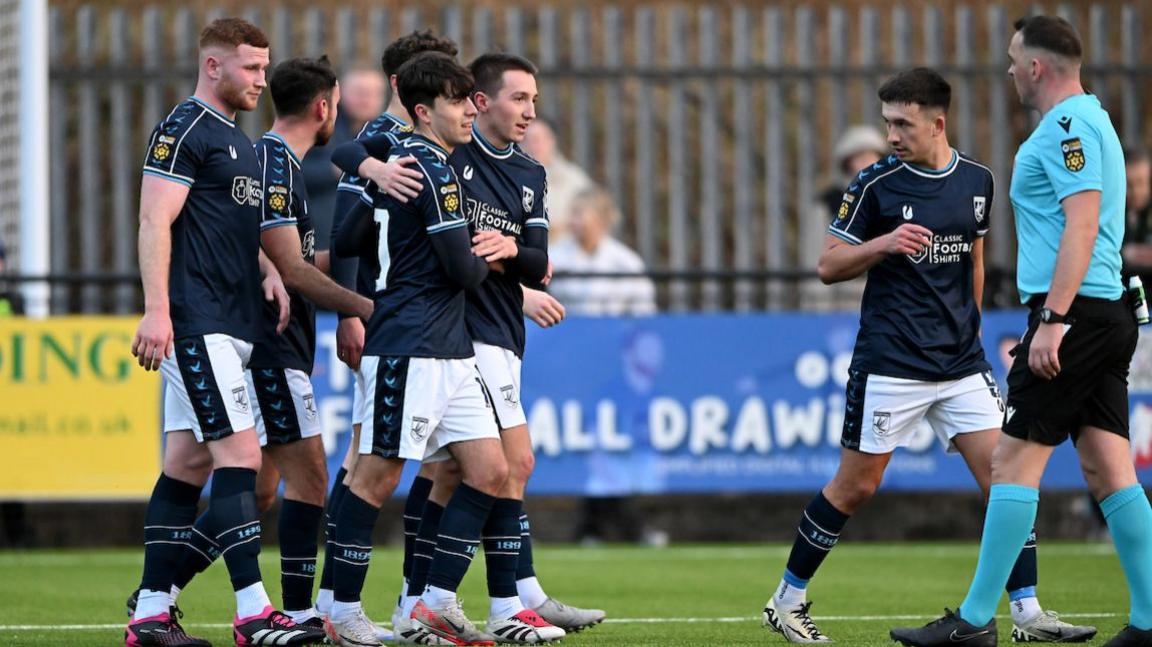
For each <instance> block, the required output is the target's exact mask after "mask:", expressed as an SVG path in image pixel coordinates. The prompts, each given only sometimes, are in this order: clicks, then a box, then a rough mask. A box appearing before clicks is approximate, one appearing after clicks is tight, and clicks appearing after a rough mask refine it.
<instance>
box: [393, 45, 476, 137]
mask: <svg viewBox="0 0 1152 647" xmlns="http://www.w3.org/2000/svg"><path fill="white" fill-rule="evenodd" d="M473 85H474V82H473V80H472V73H471V72H469V71H468V68H466V67H464V66H463V65H460V64H459V63H457V62H456V59H454V58H452V57H451V56H449V55H447V54H444V53H442V52H421V53H420V54H417V55H416V56H414V57H413V58H412V59H411V60H409V61H408V62H407V63H405V64H404V65H402V66H400V70H399V71H398V72H397V73H396V90H397V92H399V93H400V103H402V104H404V109H405V110H407V111H408V115H409V116H411V117H412V121H413V123H415V121H416V106H418V105H421V104H423V105H425V106H429V107H431V106H432V104H433V103H435V102H436V98H437V97H443V98H445V99H450V100H451V99H465V98H467V97H468V96H469V95H470V94H472V87H473Z"/></svg>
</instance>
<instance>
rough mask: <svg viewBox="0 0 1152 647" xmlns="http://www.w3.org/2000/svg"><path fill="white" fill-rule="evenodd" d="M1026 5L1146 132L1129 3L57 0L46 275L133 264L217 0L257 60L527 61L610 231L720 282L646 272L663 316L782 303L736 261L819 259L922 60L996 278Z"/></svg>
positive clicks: (88, 293) (114, 298)
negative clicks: (602, 194)
mask: <svg viewBox="0 0 1152 647" xmlns="http://www.w3.org/2000/svg"><path fill="white" fill-rule="evenodd" d="M1037 10H1047V11H1054V12H1056V13H1059V14H1061V15H1064V16H1066V17H1068V18H1069V19H1070V20H1072V21H1073V22H1074V24H1076V25H1077V26H1078V28H1079V29H1080V31H1081V34H1082V36H1083V37H1084V41H1085V49H1086V52H1087V60H1086V79H1085V80H1086V84H1087V85H1088V87H1089V88H1090V89H1091V90H1092V91H1093V92H1095V93H1097V94H1098V95H1099V96H1100V97H1101V99H1102V101H1103V102H1104V104H1105V106H1106V107H1107V108H1108V110H1109V111H1110V113H1111V114H1112V117H1113V119H1114V121H1115V122H1116V124H1117V126H1118V129H1119V131H1120V133H1121V135H1122V137H1123V138H1124V139H1125V140H1127V141H1147V139H1148V135H1149V125H1148V123H1147V121H1148V120H1147V119H1146V116H1147V114H1146V111H1145V109H1144V98H1145V97H1146V96H1149V89H1150V88H1149V84H1150V83H1152V66H1150V65H1149V64H1148V63H1147V61H1149V60H1152V56H1150V55H1152V45H1150V44H1149V42H1148V39H1145V38H1143V35H1144V32H1143V31H1142V30H1143V26H1144V25H1145V24H1146V21H1147V20H1148V19H1149V13H1150V11H1152V9H1150V8H1149V3H1148V2H1147V1H1136V0H1131V1H1109V2H1105V1H1082V2H1064V3H1059V4H1057V3H1028V2H1016V1H1001V2H991V1H979V0H972V1H968V2H964V1H943V2H934V3H926V2H913V1H911V0H904V1H900V2H883V3H881V2H875V3H873V2H861V1H854V0H840V1H837V2H827V1H825V2H805V3H798V2H767V1H759V2H757V1H751V0H750V1H747V2H723V3H720V2H715V3H709V4H702V3H691V4H689V3H683V2H638V1H630V0H618V1H617V2H601V1H590V2H579V3H578V2H574V1H570V0H542V1H540V2H501V3H495V2H472V3H466V2H448V3H445V2H436V1H429V2H424V3H420V4H419V5H418V6H413V5H412V4H411V3H398V2H383V3H379V2H374V3H367V2H362V1H359V0H357V1H355V2H350V3H347V4H345V5H336V4H334V5H319V6H318V5H314V4H306V3H302V2H290V3H274V2H248V3H246V4H243V5H221V6H215V5H212V6H211V7H202V6H199V5H197V6H189V5H182V4H178V3H165V4H144V3H139V2H132V1H130V0H122V1H121V2H118V3H117V2H105V3H99V4H95V3H94V4H83V3H76V2H57V3H54V4H53V6H52V8H51V12H50V26H49V33H50V34H52V39H51V42H50V56H51V90H50V92H51V97H50V102H51V115H52V121H51V135H50V137H51V150H52V157H51V178H52V187H53V189H52V196H51V206H50V217H51V229H52V272H53V273H54V274H69V273H84V274H95V273H120V274H123V273H131V272H134V271H135V268H136V251H135V248H136V238H135V231H136V226H135V221H136V209H137V204H136V202H137V192H138V187H139V177H140V176H139V165H140V163H141V160H142V159H143V155H144V149H145V138H146V137H147V135H148V133H149V132H150V131H151V128H152V126H153V125H154V124H155V122H156V121H157V120H159V119H160V118H161V117H162V116H163V115H164V114H165V113H166V111H167V110H168V109H169V108H170V106H171V105H172V104H174V103H175V102H177V101H179V100H181V99H182V98H184V97H185V96H187V95H188V94H189V93H190V92H191V91H192V89H193V86H194V83H195V61H196V55H195V46H196V39H197V35H198V31H199V29H200V28H201V26H202V25H203V24H204V23H205V22H206V21H208V20H210V19H211V18H213V17H216V16H220V15H228V14H233V13H235V14H238V15H242V16H244V17H246V18H248V19H250V20H252V21H253V22H255V23H256V24H258V25H261V26H262V27H263V28H264V29H265V30H266V31H267V32H268V34H269V36H270V38H271V40H272V56H273V60H279V59H282V58H285V57H288V56H298V55H318V54H320V53H328V54H329V56H330V57H331V58H332V59H333V60H334V62H336V64H337V65H351V64H352V63H354V62H359V61H366V60H367V61H371V60H378V58H379V54H380V52H381V51H382V49H383V47H384V46H385V45H386V44H387V42H388V41H390V40H391V39H392V38H394V37H396V36H398V35H400V34H402V33H405V32H408V31H411V30H412V29H416V28H424V27H432V28H434V29H436V30H437V31H439V32H441V33H443V34H445V35H448V36H450V37H452V38H454V39H456V40H457V41H458V42H459V43H460V44H461V54H462V57H464V58H465V59H467V58H470V57H471V56H474V55H475V54H478V53H480V52H483V51H487V50H490V49H493V48H501V49H504V50H508V51H514V52H519V53H522V54H524V55H526V56H528V57H529V58H532V59H533V60H535V61H536V62H537V63H538V64H539V65H540V67H541V75H540V81H541V112H542V113H543V114H547V115H549V116H550V117H552V118H553V119H554V120H555V121H557V122H558V123H559V124H560V125H561V128H560V133H559V135H560V141H561V146H562V148H563V149H564V150H565V152H566V154H567V155H568V157H569V158H571V159H572V160H574V161H575V162H576V163H578V164H579V165H581V166H583V167H584V168H585V169H586V170H588V172H589V173H590V174H591V175H592V176H593V177H594V178H595V179H597V180H598V181H600V182H602V183H603V184H604V185H605V186H607V187H608V188H609V189H610V190H611V191H612V193H613V194H614V195H616V196H617V198H618V199H619V200H620V202H621V204H622V207H623V213H624V222H623V223H622V226H621V231H620V232H619V233H620V236H621V238H622V239H624V240H625V241H626V242H628V243H629V244H631V245H633V246H634V247H635V248H636V249H637V250H638V251H639V252H640V253H641V255H642V256H643V257H644V259H645V260H646V261H647V263H648V264H649V266H650V267H652V268H656V269H658V270H660V271H670V272H676V271H680V270H692V271H693V272H714V273H715V274H713V275H712V276H713V278H703V279H701V278H700V277H699V276H698V275H697V276H695V277H686V278H685V280H678V279H675V278H672V279H670V280H668V281H667V282H666V283H664V284H663V285H662V287H661V290H660V301H661V305H662V306H663V307H667V308H671V309H676V310H683V309H737V310H741V309H753V308H764V307H788V306H790V305H792V304H795V303H798V301H797V299H796V297H795V294H794V288H789V287H786V286H787V285H788V284H787V282H785V283H783V284H781V283H780V282H774V281H762V280H758V279H757V278H756V277H757V276H758V275H756V274H754V273H755V272H802V271H805V270H811V269H812V268H813V267H814V262H815V255H816V254H817V253H818V249H817V248H815V247H814V246H813V245H812V242H811V241H812V240H816V241H817V244H818V241H819V239H820V236H821V234H820V232H822V231H823V229H824V227H825V224H826V223H825V221H824V219H823V217H822V216H820V215H818V214H817V213H816V212H815V211H814V210H813V209H812V208H811V206H810V205H811V204H812V202H813V198H814V196H815V195H816V193H817V192H818V191H819V190H820V189H821V188H823V187H824V186H826V185H827V184H828V183H829V182H831V181H832V174H831V173H829V172H828V169H830V168H831V167H832V160H831V149H832V146H833V144H834V142H835V139H836V136H837V134H838V133H839V132H841V131H842V130H843V129H844V128H845V127H846V126H848V125H851V124H854V123H861V122H862V123H872V124H879V105H878V100H877V99H876V98H875V91H876V88H877V86H878V85H879V83H880V82H882V80H883V79H884V78H885V76H886V75H889V74H891V73H892V72H894V71H896V70H899V69H902V68H905V67H908V66H911V65H914V64H926V65H932V66H935V67H938V68H939V69H940V70H941V71H942V72H944V73H945V75H946V76H947V77H948V78H949V79H950V81H951V82H952V84H953V107H952V110H951V114H950V120H951V126H950V134H951V136H952V141H953V143H954V145H955V146H956V147H958V148H960V149H961V150H964V151H967V152H969V153H971V154H973V155H975V156H976V157H977V158H979V159H981V160H983V161H984V162H986V163H987V164H988V165H989V166H991V167H992V168H993V169H994V171H995V172H996V174H997V177H998V180H999V187H1000V188H999V191H998V195H997V199H996V200H995V203H994V206H993V209H992V211H991V217H992V235H991V237H990V238H989V243H988V245H989V250H988V256H987V258H988V263H989V264H990V265H991V266H992V268H993V269H998V270H1001V271H1009V270H1010V269H1011V267H1012V265H1013V264H1014V258H1015V249H1014V235H1013V234H1012V221H1011V215H1010V210H1009V209H1008V208H1007V180H1008V178H1009V175H1010V170H1011V161H1012V156H1013V154H1014V151H1015V149H1016V147H1017V145H1018V143H1019V142H1020V141H1022V140H1023V138H1024V137H1026V136H1027V133H1028V131H1029V130H1030V129H1031V126H1032V123H1033V122H1032V120H1031V118H1030V117H1029V115H1028V114H1027V113H1026V112H1025V111H1024V110H1023V109H1022V108H1021V107H1020V106H1019V105H1018V101H1017V99H1016V97H1015V94H1014V92H1013V90H1012V88H1011V85H1010V83H1009V81H1008V80H1007V78H1006V76H1005V70H1006V67H1007V55H1006V47H1007V42H1008V39H1009V37H1010V35H1011V32H1012V29H1011V24H1012V22H1013V20H1014V19H1015V18H1017V17H1019V16H1021V15H1026V14H1029V13H1033V12H1035V11H1037ZM270 123H271V115H270V102H269V101H268V100H267V99H266V100H264V101H263V102H262V105H261V108H260V110H258V111H257V112H255V113H251V114H247V115H244V116H243V117H242V118H241V120H240V124H241V125H242V127H243V128H244V129H245V131H246V132H247V133H248V134H249V135H250V136H256V135H258V134H259V133H260V132H262V130H263V129H264V128H266V127H267V126H268V125H269V124H270ZM750 273H751V274H750ZM689 279H691V280H689ZM781 285H784V286H785V287H781ZM793 286H795V284H793ZM138 299H139V296H138V290H137V289H136V288H135V287H134V286H132V285H130V284H121V285H117V286H115V287H113V288H107V287H101V286H100V285H98V284H90V285H86V286H82V287H75V288H72V287H56V288H54V290H53V305H54V309H55V310H57V311H62V310H78V311H83V312H95V311H132V310H135V309H136V308H138Z"/></svg>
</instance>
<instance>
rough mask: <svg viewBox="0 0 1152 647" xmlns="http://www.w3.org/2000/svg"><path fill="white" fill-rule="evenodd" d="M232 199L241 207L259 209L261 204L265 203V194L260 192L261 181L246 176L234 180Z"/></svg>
mask: <svg viewBox="0 0 1152 647" xmlns="http://www.w3.org/2000/svg"><path fill="white" fill-rule="evenodd" d="M232 199H233V200H235V201H236V204H238V205H240V206H244V205H245V204H247V205H248V206H250V207H259V206H260V203H261V202H263V201H264V192H263V191H261V190H260V180H254V179H252V178H250V177H244V176H239V177H234V178H232Z"/></svg>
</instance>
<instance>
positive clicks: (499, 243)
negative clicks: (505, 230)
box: [472, 229, 520, 263]
mask: <svg viewBox="0 0 1152 647" xmlns="http://www.w3.org/2000/svg"><path fill="white" fill-rule="evenodd" d="M472 253H473V254H475V255H477V256H479V257H480V258H483V259H484V260H486V261H488V262H489V263H491V262H492V261H498V260H501V259H505V258H516V255H517V254H519V253H520V249H519V248H518V247H516V239H515V238H513V237H511V236H505V235H504V234H502V233H500V232H498V231H496V230H495V229H486V230H484V231H478V232H476V235H475V236H473V237H472Z"/></svg>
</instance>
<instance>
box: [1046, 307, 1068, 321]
mask: <svg viewBox="0 0 1152 647" xmlns="http://www.w3.org/2000/svg"><path fill="white" fill-rule="evenodd" d="M1067 319H1068V316H1067V315H1062V314H1059V313H1057V312H1055V311H1053V310H1052V309H1050V308H1040V323H1046V324H1061V323H1064V322H1065V321H1066V320H1067Z"/></svg>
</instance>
